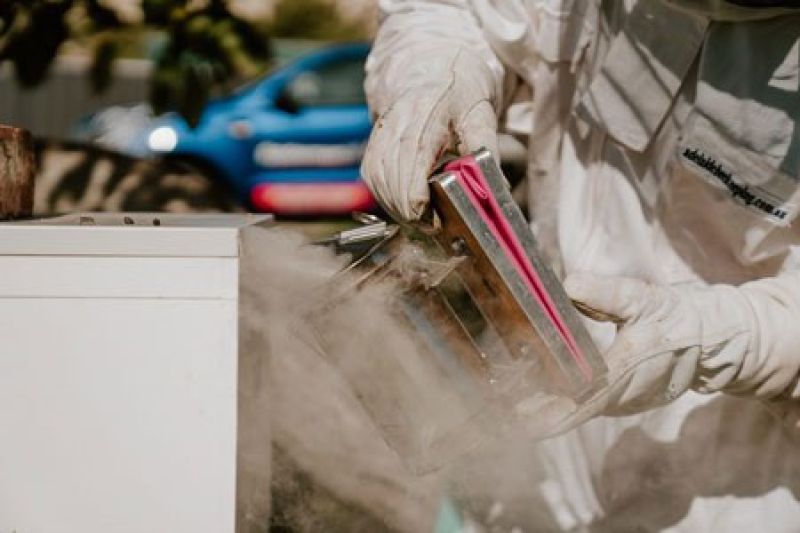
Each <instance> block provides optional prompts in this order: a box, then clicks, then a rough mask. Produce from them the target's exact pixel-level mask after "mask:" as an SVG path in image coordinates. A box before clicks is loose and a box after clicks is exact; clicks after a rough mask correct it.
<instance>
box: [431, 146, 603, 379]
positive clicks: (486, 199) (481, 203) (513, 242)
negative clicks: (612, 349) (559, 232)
mask: <svg viewBox="0 0 800 533" xmlns="http://www.w3.org/2000/svg"><path fill="white" fill-rule="evenodd" d="M445 170H447V171H448V172H452V173H453V174H455V176H456V178H457V179H458V181H459V182H460V183H461V185H462V187H463V188H464V190H465V191H466V192H467V196H468V197H469V199H470V201H471V202H472V203H473V205H474V206H475V208H476V209H477V210H478V212H479V213H480V215H481V217H482V218H483V220H484V222H485V223H486V225H487V226H488V227H489V230H490V231H491V232H492V235H494V238H495V239H497V241H498V242H499V243H500V245H501V247H502V248H503V251H504V252H505V253H506V255H507V256H508V258H509V259H510V260H511V262H512V263H513V264H514V266H515V267H516V269H517V271H518V272H519V274H520V275H521V276H522V279H523V280H524V281H525V284H526V285H527V286H528V289H529V290H530V291H531V293H532V294H533V295H534V296H535V298H536V300H537V302H538V303H539V305H540V306H541V307H542V309H544V311H545V313H546V314H547V317H548V318H549V319H550V322H552V324H553V325H554V326H555V328H556V330H557V331H558V333H559V335H560V336H561V339H562V340H563V341H564V344H566V345H567V348H568V349H569V351H570V353H571V354H572V358H573V359H574V360H575V362H576V363H577V365H578V369H579V370H580V372H581V374H582V375H583V377H584V378H585V379H586V380H587V381H591V379H592V374H593V372H592V368H591V367H590V366H589V364H588V363H587V362H586V358H585V357H584V356H583V353H582V352H581V349H580V348H579V347H578V343H577V342H575V337H573V336H572V332H571V331H570V330H569V328H568V327H567V325H566V323H565V322H564V319H563V318H562V317H561V315H560V314H559V312H558V309H556V306H555V304H554V303H553V300H552V299H551V298H550V295H549V294H548V293H547V290H546V289H545V287H544V284H543V283H542V280H541V279H540V278H539V274H538V273H537V272H536V269H535V268H534V267H533V265H532V264H531V262H530V260H529V259H528V256H527V254H526V253H525V250H524V248H523V247H522V244H521V243H520V241H519V238H518V237H517V234H516V233H514V229H513V228H512V227H511V224H510V223H509V221H508V219H506V217H505V215H504V214H503V210H502V209H501V208H500V204H498V203H497V199H495V197H494V196H493V195H492V193H491V190H490V189H489V184H488V183H487V181H486V177H485V176H484V175H483V172H481V169H480V167H479V166H478V163H477V161H475V158H474V157H473V156H468V157H463V158H461V159H457V160H456V161H453V162H452V163H450V164H448V165H447V166H446V167H445Z"/></svg>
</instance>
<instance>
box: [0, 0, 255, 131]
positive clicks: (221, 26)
mask: <svg viewBox="0 0 800 533" xmlns="http://www.w3.org/2000/svg"><path fill="white" fill-rule="evenodd" d="M139 5H140V7H141V10H142V14H143V20H142V21H141V22H126V21H124V20H123V18H122V17H121V16H120V15H119V14H118V13H117V12H115V11H114V9H113V8H110V7H108V5H107V4H104V3H101V1H100V0H0V63H2V62H4V61H9V62H10V63H11V64H12V65H13V66H14V72H15V75H16V78H17V80H18V81H19V83H20V84H22V85H23V86H26V87H32V86H35V85H36V84H38V83H40V82H41V81H42V80H43V79H44V78H45V76H46V75H47V71H48V68H49V66H50V65H51V64H52V62H53V59H54V58H55V56H56V54H57V53H58V50H59V49H60V47H61V45H62V44H63V43H64V42H65V41H67V40H68V39H72V40H76V41H79V42H83V43H84V44H88V45H89V46H90V47H91V48H92V49H93V55H94V62H93V65H92V68H91V70H90V76H89V81H90V83H91V85H92V87H93V89H94V90H96V91H102V90H103V89H105V88H106V87H108V84H109V82H110V81H111V67H112V64H113V62H114V59H115V58H116V57H117V55H118V53H119V51H120V48H121V43H123V42H124V41H125V39H126V38H129V36H130V34H131V31H132V30H134V31H136V30H137V29H139V28H141V26H142V25H144V26H145V27H146V28H148V29H152V30H161V31H163V32H164V35H165V39H166V42H165V44H164V48H163V51H162V53H161V54H160V55H159V57H158V58H157V60H156V68H155V72H154V75H153V78H152V82H151V91H150V99H151V103H152V105H153V107H154V110H155V111H156V112H162V111H165V110H168V109H171V110H177V111H179V112H180V113H182V114H183V115H184V116H185V117H186V119H187V120H188V121H189V122H190V123H192V124H194V123H196V121H197V120H198V118H199V115H200V111H201V110H202V109H203V107H204V106H205V104H206V102H207V101H208V98H209V97H210V96H211V95H212V94H213V93H214V92H215V91H219V90H221V89H223V88H225V87H226V86H227V85H228V84H230V83H232V82H234V81H236V80H240V79H243V78H246V77H250V76H252V75H254V74H255V73H256V72H257V71H258V70H259V69H260V68H262V67H263V65H264V63H265V62H266V61H267V60H268V59H269V58H270V56H271V50H270V47H269V42H268V39H267V37H266V35H264V34H263V33H262V32H260V31H259V30H258V29H257V28H256V27H255V26H254V25H253V24H251V23H249V22H247V21H245V20H243V19H240V18H238V17H236V16H234V15H233V14H232V13H231V12H230V11H229V9H228V6H227V1H226V0H207V1H206V2H196V1H193V0H140V4H139Z"/></svg>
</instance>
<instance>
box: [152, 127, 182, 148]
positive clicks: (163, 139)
mask: <svg viewBox="0 0 800 533" xmlns="http://www.w3.org/2000/svg"><path fill="white" fill-rule="evenodd" d="M176 146H178V133H177V132H176V131H175V130H174V129H173V128H171V127H169V126H159V127H158V128H156V129H154V130H153V131H151V132H150V135H148V136H147V147H148V148H150V150H152V151H154V152H171V151H172V150H174V149H175V147H176Z"/></svg>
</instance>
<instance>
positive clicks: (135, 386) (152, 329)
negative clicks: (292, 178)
mask: <svg viewBox="0 0 800 533" xmlns="http://www.w3.org/2000/svg"><path fill="white" fill-rule="evenodd" d="M124 217H128V220H127V222H128V223H129V224H125V221H124ZM155 219H158V221H156V220H155ZM130 222H133V224H132V225H131V224H130ZM267 222H268V218H267V217H259V216H248V215H241V216H240V215H230V216H229V215H211V216H205V215H202V216H185V217H184V216H175V215H133V214H131V215H99V214H87V215H70V216H67V217H60V218H56V219H49V220H44V221H33V222H25V223H9V224H0V533H11V532H18V533H58V532H70V533H72V532H75V533H78V532H80V533H112V532H137V533H139V532H148V533H149V532H169V533H183V532H186V533H202V532H208V533H225V532H233V531H239V532H243V531H266V530H267V524H266V520H267V518H268V513H269V435H268V428H267V424H266V422H265V420H266V418H267V417H266V413H262V415H263V416H261V417H258V414H259V413H258V409H256V408H255V407H254V406H255V405H257V404H258V403H259V402H263V400H264V395H265V394H266V391H265V390H260V388H261V384H262V383H265V380H262V379H253V378H254V376H252V375H250V376H245V375H240V372H241V373H244V372H248V373H251V374H252V373H254V372H255V373H260V372H265V371H266V368H267V365H266V364H261V362H260V361H252V360H251V361H247V360H244V359H240V358H245V357H246V356H245V355H244V354H241V355H240V353H239V325H238V313H239V309H238V306H239V294H240V290H239V283H240V270H241V263H242V261H241V260H240V252H241V250H240V242H241V238H242V232H245V231H258V230H254V229H253V228H254V226H255V225H264V224H266V223H267ZM155 223H160V225H158V226H156V225H154V224H155ZM250 357H251V358H252V357H258V356H250ZM256 377H257V376H256ZM237 397H238V399H237ZM248 417H250V418H253V417H258V418H259V419H258V420H255V419H248ZM245 430H246V434H244V433H245ZM237 457H238V459H237Z"/></svg>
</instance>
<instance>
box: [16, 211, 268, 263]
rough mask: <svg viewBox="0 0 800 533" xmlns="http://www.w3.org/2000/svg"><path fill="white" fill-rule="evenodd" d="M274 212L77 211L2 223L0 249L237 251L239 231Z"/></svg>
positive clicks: (142, 253)
mask: <svg viewBox="0 0 800 533" xmlns="http://www.w3.org/2000/svg"><path fill="white" fill-rule="evenodd" d="M271 221H272V216H270V215H253V214H235V215H231V214H186V215H178V214H165V213H74V214H70V215H64V216H59V217H52V218H43V219H36V220H27V221H16V222H5V223H2V224H0V255H69V256H76V255H77V256H139V257H237V256H238V255H239V238H238V235H239V232H240V231H241V230H242V229H243V228H245V227H247V226H253V225H264V224H269V223H270V222H271Z"/></svg>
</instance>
